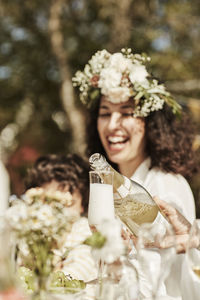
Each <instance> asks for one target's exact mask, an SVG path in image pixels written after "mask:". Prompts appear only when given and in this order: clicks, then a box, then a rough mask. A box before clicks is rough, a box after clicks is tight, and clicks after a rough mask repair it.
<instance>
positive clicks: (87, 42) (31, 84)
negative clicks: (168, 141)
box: [0, 0, 200, 217]
mask: <svg viewBox="0 0 200 300" xmlns="http://www.w3.org/2000/svg"><path fill="white" fill-rule="evenodd" d="M123 47H131V48H132V49H133V50H134V52H146V53H147V54H148V55H150V56H151V58H152V60H151V63H150V66H149V70H150V71H151V72H152V73H153V74H154V76H155V77H157V78H159V79H160V80H161V81H163V82H165V83H166V85H167V87H168V89H169V90H170V91H171V93H172V94H173V95H174V97H175V98H176V99H177V100H178V101H179V103H180V104H182V105H183V106H184V107H185V108H186V109H188V111H189V113H190V114H191V118H193V120H194V121H195V123H196V125H197V129H198V130H197V135H196V139H195V142H194V147H195V149H196V150H197V151H198V152H199V153H200V1H199V0H176V1H174V0H140V1H136V0H135V1H134V0H54V1H50V0H34V1H25V0H24V1H23V0H0V95H1V96H0V100H1V101H0V146H1V160H2V161H3V162H4V164H5V166H6V168H7V170H8V171H9V175H10V178H11V192H12V193H17V194H20V193H21V192H22V191H23V179H24V177H25V176H26V170H27V167H28V166H31V165H32V163H33V162H34V161H35V159H36V158H37V157H38V156H39V155H42V154H46V153H67V152H69V151H75V152H79V153H83V151H84V147H85V144H84V141H85V136H84V126H85V120H84V116H85V114H83V113H82V112H84V108H83V107H82V106H81V104H80V103H79V102H78V101H77V95H76V94H75V92H74V90H73V88H72V83H71V77H72V76H73V75H74V73H75V72H76V71H77V70H78V69H79V68H83V66H84V65H85V63H86V62H87V61H88V59H89V58H90V57H91V56H92V55H93V54H94V53H95V52H96V51H97V50H101V49H104V48H106V49H107V50H108V51H110V52H113V51H119V50H120V49H121V48H123ZM190 184H191V187H192V189H193V192H194V195H195V199H196V207H197V216H198V217H200V174H198V175H197V176H195V177H194V178H191V181H190Z"/></svg>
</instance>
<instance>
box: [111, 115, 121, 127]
mask: <svg viewBox="0 0 200 300" xmlns="http://www.w3.org/2000/svg"><path fill="white" fill-rule="evenodd" d="M120 123H121V114H120V113H118V112H114V113H112V114H111V116H110V119H109V123H108V129H109V130H113V129H116V128H117V127H118V126H119V125H120Z"/></svg>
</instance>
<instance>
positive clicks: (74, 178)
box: [24, 154, 89, 212]
mask: <svg viewBox="0 0 200 300" xmlns="http://www.w3.org/2000/svg"><path fill="white" fill-rule="evenodd" d="M88 172H89V164H88V163H87V162H86V161H85V160H84V159H83V158H81V157H80V156H79V155H77V154H67V155H58V154H49V155H45V156H41V157H39V158H38V159H37V160H36V162H35V164H34V166H33V167H32V168H30V169H29V170H28V176H27V179H26V180H25V183H24V184H25V189H26V190H27V189H30V188H34V187H41V186H43V185H44V184H45V183H50V182H51V181H52V180H55V181H56V182H58V183H59V187H60V188H61V189H63V188H64V187H65V186H69V191H70V193H73V192H75V191H76V190H78V191H79V192H80V194H81V195H82V205H83V208H84V212H87V209H88V190H89V175H88Z"/></svg>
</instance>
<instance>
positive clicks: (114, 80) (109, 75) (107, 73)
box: [98, 68, 122, 95]
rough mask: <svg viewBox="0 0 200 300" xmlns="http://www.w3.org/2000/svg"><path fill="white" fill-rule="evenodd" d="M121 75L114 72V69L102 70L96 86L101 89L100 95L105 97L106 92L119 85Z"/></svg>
mask: <svg viewBox="0 0 200 300" xmlns="http://www.w3.org/2000/svg"><path fill="white" fill-rule="evenodd" d="M121 78H122V74H121V73H120V72H116V70H115V69H114V68H107V69H103V70H102V71H101V73H100V79H99V82H98V86H99V87H100V88H101V89H102V94H103V95H105V93H106V91H107V90H109V89H111V88H113V87H117V86H119V85H120V82H121Z"/></svg>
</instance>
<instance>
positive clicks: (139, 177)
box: [131, 158, 195, 299]
mask: <svg viewBox="0 0 200 300" xmlns="http://www.w3.org/2000/svg"><path fill="white" fill-rule="evenodd" d="M150 164H151V160H150V158H147V159H146V160H145V161H143V163H142V164H141V165H140V166H139V167H138V168H137V170H136V171H135V173H134V174H133V175H132V177H131V179H132V180H134V181H136V182H138V183H139V184H141V185H142V186H144V187H145V188H146V189H147V191H148V192H149V193H150V194H151V195H152V196H158V197H159V198H160V199H162V200H164V201H166V202H168V203H169V204H171V205H173V206H174V207H176V208H177V209H178V210H179V211H180V212H181V213H182V214H183V215H184V216H185V218H186V219H188V221H189V222H190V223H192V222H193V221H194V219H195V202H194V197H193V194H192V191H191V188H190V186H189V184H188V182H187V181H186V179H185V178H184V177H183V176H181V175H179V174H178V175H175V174H172V173H167V172H164V171H161V170H160V169H159V168H152V169H149V167H150ZM184 256H185V255H184V254H178V255H177V257H176V261H175V263H174V264H173V266H172V268H171V274H170V276H169V277H168V279H167V280H166V282H165V286H166V290H167V294H168V295H170V296H172V297H173V299H182V297H181V294H182V293H181V286H180V282H181V267H182V264H183V260H184Z"/></svg>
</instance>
